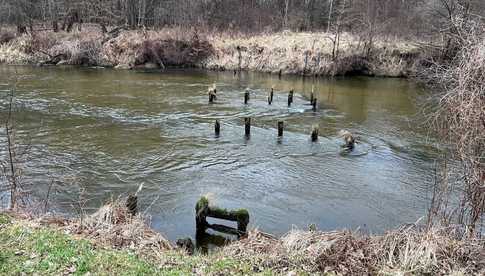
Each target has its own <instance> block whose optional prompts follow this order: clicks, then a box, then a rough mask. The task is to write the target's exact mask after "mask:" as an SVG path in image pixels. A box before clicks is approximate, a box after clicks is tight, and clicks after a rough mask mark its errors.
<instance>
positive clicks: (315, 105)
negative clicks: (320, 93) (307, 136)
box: [312, 98, 317, 112]
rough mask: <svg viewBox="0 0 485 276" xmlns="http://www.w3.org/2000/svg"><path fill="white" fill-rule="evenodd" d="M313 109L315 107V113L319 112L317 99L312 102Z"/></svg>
mask: <svg viewBox="0 0 485 276" xmlns="http://www.w3.org/2000/svg"><path fill="white" fill-rule="evenodd" d="M312 107H313V112H315V111H317V99H316V98H314V99H313V100H312Z"/></svg>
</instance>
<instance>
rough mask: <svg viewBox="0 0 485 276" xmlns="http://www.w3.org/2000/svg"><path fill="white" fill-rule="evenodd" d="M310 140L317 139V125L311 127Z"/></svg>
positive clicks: (314, 140)
mask: <svg viewBox="0 0 485 276" xmlns="http://www.w3.org/2000/svg"><path fill="white" fill-rule="evenodd" d="M311 138H312V142H316V141H318V126H317V125H314V126H313V127H312V134H311Z"/></svg>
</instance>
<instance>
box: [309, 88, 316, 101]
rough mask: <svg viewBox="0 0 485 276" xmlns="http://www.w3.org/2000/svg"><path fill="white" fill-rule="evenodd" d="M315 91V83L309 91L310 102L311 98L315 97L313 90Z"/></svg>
mask: <svg viewBox="0 0 485 276" xmlns="http://www.w3.org/2000/svg"><path fill="white" fill-rule="evenodd" d="M314 91H315V85H312V92H311V93H310V104H313V99H314V98H315V95H314V93H313V92H314Z"/></svg>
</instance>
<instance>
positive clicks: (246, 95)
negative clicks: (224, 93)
mask: <svg viewBox="0 0 485 276" xmlns="http://www.w3.org/2000/svg"><path fill="white" fill-rule="evenodd" d="M248 102H249V89H246V91H245V92H244V104H248Z"/></svg>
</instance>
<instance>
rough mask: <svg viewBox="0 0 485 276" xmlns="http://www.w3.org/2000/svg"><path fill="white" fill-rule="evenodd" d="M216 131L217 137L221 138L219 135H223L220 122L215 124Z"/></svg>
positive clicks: (217, 121)
mask: <svg viewBox="0 0 485 276" xmlns="http://www.w3.org/2000/svg"><path fill="white" fill-rule="evenodd" d="M214 131H215V134H216V136H219V134H221V124H220V123H219V120H216V123H215V124H214Z"/></svg>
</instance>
